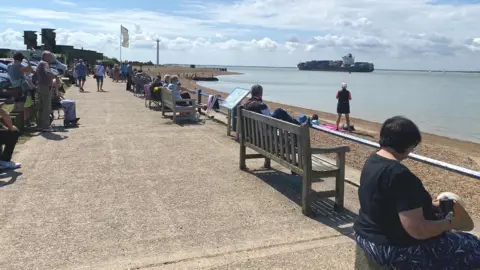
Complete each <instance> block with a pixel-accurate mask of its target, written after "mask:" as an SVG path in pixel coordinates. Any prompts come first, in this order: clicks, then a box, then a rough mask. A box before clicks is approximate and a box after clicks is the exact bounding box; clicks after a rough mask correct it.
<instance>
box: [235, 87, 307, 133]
mask: <svg viewBox="0 0 480 270" xmlns="http://www.w3.org/2000/svg"><path fill="white" fill-rule="evenodd" d="M250 94H251V95H252V97H251V98H250V99H249V100H248V101H247V102H246V103H245V104H244V105H243V107H244V108H245V110H247V111H252V112H256V113H259V114H263V115H268V116H271V117H273V118H277V119H280V120H283V121H286V122H290V123H292V124H297V125H299V124H300V123H299V122H298V121H297V120H296V119H295V118H293V117H292V116H290V114H288V112H287V111H285V110H284V109H282V108H277V109H276V110H275V111H273V113H271V112H270V110H269V109H268V106H267V104H265V103H263V100H262V96H263V87H262V86H261V85H259V84H255V85H254V86H252V88H251V92H250Z"/></svg>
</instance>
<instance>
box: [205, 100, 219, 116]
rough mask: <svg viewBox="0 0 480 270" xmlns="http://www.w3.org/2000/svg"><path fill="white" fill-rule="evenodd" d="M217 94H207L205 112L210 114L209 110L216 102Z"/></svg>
mask: <svg viewBox="0 0 480 270" xmlns="http://www.w3.org/2000/svg"><path fill="white" fill-rule="evenodd" d="M217 99H218V96H216V95H209V96H208V100H207V110H206V114H207V115H210V111H211V110H212V109H213V107H214V105H215V102H217Z"/></svg>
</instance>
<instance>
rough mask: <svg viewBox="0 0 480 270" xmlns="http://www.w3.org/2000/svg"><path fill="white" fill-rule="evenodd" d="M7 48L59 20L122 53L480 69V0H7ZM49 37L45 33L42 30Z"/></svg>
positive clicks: (101, 47) (259, 62) (81, 38)
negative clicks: (124, 35) (351, 59)
mask: <svg viewBox="0 0 480 270" xmlns="http://www.w3.org/2000/svg"><path fill="white" fill-rule="evenodd" d="M0 14H1V15H0V21H1V23H0V48H11V49H22V48H25V47H24V45H23V37H22V36H23V31H24V30H37V31H40V29H41V28H54V29H56V32H57V44H62V45H73V46H75V47H77V48H82V47H83V48H84V49H89V50H96V51H99V52H103V53H104V54H105V55H107V56H110V57H116V58H120V25H123V26H125V27H126V28H127V29H128V30H129V35H130V47H129V48H122V49H121V59H123V60H138V61H152V62H154V63H155V62H156V46H157V44H156V42H155V40H156V39H159V40H160V63H179V64H197V65H246V66H284V67H290V66H291V67H295V66H296V65H297V64H298V63H299V62H300V61H307V60H340V59H341V58H342V56H344V55H346V54H347V53H352V54H353V55H354V56H355V58H356V60H357V61H368V62H373V63H375V67H376V68H386V69H446V70H480V32H479V31H478V25H480V16H478V15H479V14H480V0H428V1H424V0H397V1H387V0H237V1H229V0H202V1H199V0H175V1H174V0H171V1H165V0H156V1H153V0H134V1H131V0H103V1H98V0H95V1H93V0H82V1H70V0H43V1H36V0H35V1H33V0H23V1H18V2H16V1H8V4H5V3H2V5H1V6H0ZM39 41H40V36H39Z"/></svg>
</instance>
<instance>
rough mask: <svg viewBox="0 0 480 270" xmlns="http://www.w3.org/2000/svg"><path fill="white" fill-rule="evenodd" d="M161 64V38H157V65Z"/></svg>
mask: <svg viewBox="0 0 480 270" xmlns="http://www.w3.org/2000/svg"><path fill="white" fill-rule="evenodd" d="M159 65H160V39H158V38H157V66H159Z"/></svg>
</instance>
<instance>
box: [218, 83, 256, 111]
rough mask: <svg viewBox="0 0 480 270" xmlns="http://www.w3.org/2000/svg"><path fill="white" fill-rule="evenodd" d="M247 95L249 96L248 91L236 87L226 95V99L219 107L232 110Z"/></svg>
mask: <svg viewBox="0 0 480 270" xmlns="http://www.w3.org/2000/svg"><path fill="white" fill-rule="evenodd" d="M248 94H250V90H248V89H243V88H239V87H237V88H235V89H233V91H232V92H231V93H230V95H228V97H227V98H226V99H225V100H224V101H223V102H221V103H220V104H219V105H220V106H222V107H225V108H227V109H229V110H232V109H233V108H234V107H235V106H237V105H238V104H239V103H240V102H242V100H243V99H244V98H245V97H246V96H248Z"/></svg>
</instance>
